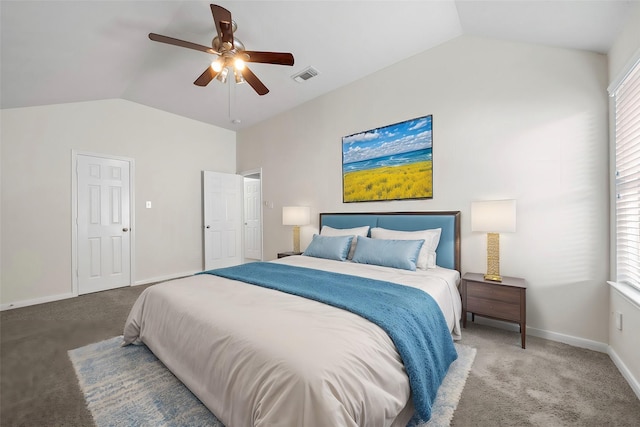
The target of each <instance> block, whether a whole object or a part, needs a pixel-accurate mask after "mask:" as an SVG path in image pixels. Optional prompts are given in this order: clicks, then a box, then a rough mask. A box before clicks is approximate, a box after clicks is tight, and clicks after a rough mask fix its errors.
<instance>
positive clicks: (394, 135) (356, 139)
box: [342, 116, 432, 164]
mask: <svg viewBox="0 0 640 427" xmlns="http://www.w3.org/2000/svg"><path fill="white" fill-rule="evenodd" d="M431 129H432V123H431V116H426V117H420V118H417V119H413V120H407V121H406V122H402V123H397V124H394V125H390V126H385V127H383V128H378V129H373V130H370V131H366V132H360V133H356V134H354V135H350V136H345V137H344V138H342V162H343V163H344V164H346V163H353V162H361V161H363V160H369V159H377V158H380V157H386V156H393V155H395V154H402V153H407V152H411V151H416V150H424V149H427V148H431V144H432V137H431Z"/></svg>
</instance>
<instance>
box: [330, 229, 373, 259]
mask: <svg viewBox="0 0 640 427" xmlns="http://www.w3.org/2000/svg"><path fill="white" fill-rule="evenodd" d="M368 233H369V226H368V225H364V226H362V227H356V228H333V227H329V226H328V225H323V226H322V230H320V235H321V236H355V237H354V238H353V240H352V241H351V248H350V249H349V255H347V259H351V258H353V253H354V252H355V250H356V244H357V243H358V242H357V240H358V236H363V237H367V234H368Z"/></svg>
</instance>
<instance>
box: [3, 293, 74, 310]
mask: <svg viewBox="0 0 640 427" xmlns="http://www.w3.org/2000/svg"><path fill="white" fill-rule="evenodd" d="M75 296H77V295H75V294H73V293H72V292H70V293H67V294H59V295H51V296H48V297H42V298H34V299H29V300H23V301H16V302H10V303H7V304H0V311H4V310H12V309H14V308H21V307H28V306H30V305H37V304H44V303H46V302H53V301H60V300H63V299H68V298H73V297H75Z"/></svg>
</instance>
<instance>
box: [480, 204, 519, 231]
mask: <svg viewBox="0 0 640 427" xmlns="http://www.w3.org/2000/svg"><path fill="white" fill-rule="evenodd" d="M471 231H483V232H486V233H505V232H512V233H513V232H514V231H516V201H515V200H487V201H481V202H471Z"/></svg>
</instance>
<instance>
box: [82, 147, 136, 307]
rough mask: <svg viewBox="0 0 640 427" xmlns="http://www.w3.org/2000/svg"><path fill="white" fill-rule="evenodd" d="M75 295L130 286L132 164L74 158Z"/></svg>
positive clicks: (124, 161) (122, 161)
mask: <svg viewBox="0 0 640 427" xmlns="http://www.w3.org/2000/svg"><path fill="white" fill-rule="evenodd" d="M76 165H77V167H76V171H77V177H76V178H77V201H78V202H77V203H78V205H77V209H78V211H77V216H76V224H77V272H76V274H77V278H78V294H87V293H90V292H98V291H104V290H106V289H113V288H119V287H122V286H129V285H130V284H131V231H130V228H131V222H130V218H131V210H130V197H129V196H130V168H131V165H130V162H129V161H126V160H119V159H114V158H103V157H94V156H88V155H78V156H77V164H76Z"/></svg>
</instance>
